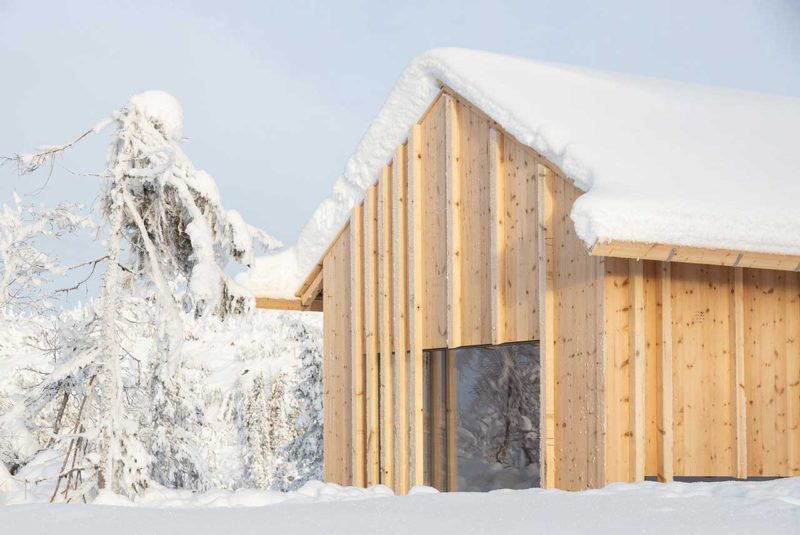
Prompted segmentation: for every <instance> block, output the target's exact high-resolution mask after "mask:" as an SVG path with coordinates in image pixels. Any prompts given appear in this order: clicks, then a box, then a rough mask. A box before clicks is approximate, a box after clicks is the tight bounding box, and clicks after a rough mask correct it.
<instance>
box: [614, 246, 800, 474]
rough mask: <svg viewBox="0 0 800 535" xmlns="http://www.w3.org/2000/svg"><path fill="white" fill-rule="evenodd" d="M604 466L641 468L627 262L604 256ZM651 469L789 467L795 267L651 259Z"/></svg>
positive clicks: (799, 284) (797, 432)
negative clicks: (635, 442) (636, 445)
mask: <svg viewBox="0 0 800 535" xmlns="http://www.w3.org/2000/svg"><path fill="white" fill-rule="evenodd" d="M605 265H606V284H605V287H606V296H605V309H606V321H605V329H606V332H605V336H606V356H607V362H606V395H607V428H606V430H607V435H606V452H607V454H606V475H607V478H608V480H609V481H632V480H636V479H641V477H640V476H639V475H637V474H636V472H635V466H634V459H635V455H634V454H632V453H631V448H632V447H633V440H634V435H635V432H634V427H633V424H634V421H635V417H634V413H633V410H634V409H633V406H632V400H633V399H634V396H632V395H631V385H632V381H631V373H632V367H631V362H632V360H631V358H632V354H631V347H632V346H631V342H630V337H631V336H632V335H633V332H634V331H635V327H634V325H633V323H632V322H633V321H634V320H633V315H634V307H633V303H632V302H631V298H630V296H631V292H630V291H629V290H628V291H626V289H625V287H627V286H629V285H630V283H631V280H632V279H631V273H630V268H629V264H628V261H626V260H620V259H612V258H606V260H605ZM643 271H644V289H645V291H644V332H645V349H646V354H647V358H646V379H645V382H646V387H645V414H646V419H645V420H646V422H645V429H646V430H645V439H646V465H645V475H648V476H656V477H658V478H659V479H660V480H664V481H669V480H671V479H672V477H673V475H674V476H720V477H739V478H744V477H748V476H766V477H776V476H790V475H796V474H798V473H800V470H798V468H800V467H798V466H797V465H798V460H797V459H798V452H797V444H798V443H799V442H800V429H799V428H798V425H797V424H798V421H799V420H800V407H798V405H800V401H798V400H800V350H798V345H797V340H798V339H800V275H799V274H797V273H792V272H785V271H775V270H763V269H742V268H738V267H725V266H708V265H700V264H688V263H681V262H671V263H664V262H650V261H645V262H644V269H643Z"/></svg>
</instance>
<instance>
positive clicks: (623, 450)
mask: <svg viewBox="0 0 800 535" xmlns="http://www.w3.org/2000/svg"><path fill="white" fill-rule="evenodd" d="M604 269H605V278H604V286H605V295H604V301H605V302H604V323H605V325H604V334H605V338H604V345H605V349H604V354H605V366H604V367H605V395H606V399H607V402H606V409H605V412H606V418H605V423H606V428H605V431H606V432H605V437H606V439H605V452H606V455H605V473H606V480H607V481H608V482H614V481H632V480H633V466H632V464H631V459H632V455H633V453H632V450H633V448H632V444H633V428H632V423H633V421H632V418H631V414H632V412H633V410H632V405H631V401H632V394H631V385H632V381H631V379H630V375H631V369H632V362H631V359H630V345H631V342H630V336H631V334H632V332H631V329H630V327H629V326H630V320H631V312H630V309H631V306H632V304H631V300H630V298H631V291H630V288H629V286H630V277H629V270H630V265H629V262H628V261H627V260H624V259H620V258H613V257H609V258H606V259H605V262H604Z"/></svg>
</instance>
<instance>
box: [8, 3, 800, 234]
mask: <svg viewBox="0 0 800 535" xmlns="http://www.w3.org/2000/svg"><path fill="white" fill-rule="evenodd" d="M440 46H461V47H470V48H479V49H486V50H491V51H495V52H503V53H508V54H516V55H523V56H529V57H534V58H540V59H544V60H548V61H555V62H563V63H570V64H575V65H582V66H587V67H593V68H599V69H609V70H614V71H621V72H627V73H634V74H644V75H651V76H658V77H663V78H672V79H676V80H683V81H689V82H699V83H705V84H713V85H722V86H729V87H737V88H743V89H749V90H757V91H765V92H771V93H781V94H786V95H795V96H800V0H761V1H758V2H756V1H736V0H733V1H721V0H710V1H700V0H697V1H663V2H655V1H641V0H640V1H622V0H616V1H608V2H599V1H533V0H529V1H527V2H517V1H509V2H501V1H485V2H465V1H441V2H417V1H402V2H397V1H394V2H377V1H371V2H368V1H347V2H334V1H328V2H270V1H261V2H237V1H233V0H228V1H224V2H221V1H213V2H212V1H197V2H188V1H187V2H167V1H164V0H161V1H155V2H153V1H145V0H138V1H135V2H92V1H81V0H71V1H69V2H62V1H55V0H53V1H38V2H37V1H9V0H0V65H2V73H3V74H2V83H0V154H8V153H11V152H15V151H26V150H30V149H32V148H33V147H35V146H36V145H38V144H42V143H57V142H63V141H65V140H67V139H69V138H70V137H71V136H73V135H75V134H77V133H79V132H80V131H82V129H85V128H87V127H89V126H91V125H92V124H94V122H95V121H96V120H97V119H99V118H100V117H102V116H104V115H106V114H107V113H108V112H109V111H111V110H112V109H114V108H116V107H119V106H120V105H122V104H124V103H125V102H126V101H127V99H128V97H129V96H130V95H131V94H134V93H137V92H140V91H142V90H145V89H163V90H166V91H169V92H171V93H173V94H174V95H175V96H177V97H178V98H179V100H180V101H181V102H182V103H183V106H184V113H185V129H184V133H185V135H186V136H187V137H189V138H190V141H189V142H188V143H187V144H186V146H185V150H186V152H187V153H188V154H189V156H190V157H191V158H192V160H193V161H194V163H195V164H196V165H197V166H198V167H199V168H202V169H205V170H207V171H208V172H210V173H211V174H212V175H214V176H215V177H216V179H217V182H218V184H219V188H220V190H221V192H222V196H223V200H224V202H225V204H226V206H227V207H228V208H235V209H237V210H239V211H240V212H241V213H242V214H243V215H244V217H245V218H246V219H247V220H248V221H249V222H250V223H251V224H253V225H256V226H259V227H262V228H263V229H264V230H266V231H268V232H270V233H272V234H273V235H275V236H276V237H278V238H280V239H282V240H284V241H285V242H287V243H291V242H293V241H294V240H295V238H296V237H297V235H298V233H299V232H300V229H301V228H302V226H303V225H304V224H305V222H306V220H307V219H308V217H309V216H310V215H311V213H312V212H313V210H314V208H315V207H316V206H317V204H318V203H319V202H320V201H321V200H322V199H323V198H324V197H326V196H328V194H329V193H330V190H331V187H332V185H333V182H334V180H335V178H336V177H337V176H338V175H339V174H340V173H341V171H342V169H343V166H344V164H345V161H346V160H347V158H348V156H349V155H350V154H351V153H352V151H353V150H354V148H355V147H356V144H357V143H358V141H359V139H360V137H361V135H362V134H363V133H364V131H365V130H366V128H367V126H368V125H369V123H370V121H371V120H372V118H373V117H374V115H375V114H376V112H377V111H378V109H379V108H380V106H381V104H382V103H383V100H384V99H385V97H386V95H387V94H388V92H389V90H390V88H391V87H392V85H393V83H394V81H395V80H396V78H397V77H398V75H399V74H400V72H401V70H402V69H403V67H404V65H405V64H406V63H407V62H408V61H409V60H410V59H412V58H413V57H414V56H415V55H416V54H418V53H420V52H422V51H424V50H426V49H428V48H433V47H440ZM105 142H106V138H105V137H102V138H98V139H94V140H92V141H90V142H88V143H86V144H85V145H84V146H83V147H81V148H79V149H78V150H76V151H74V152H73V153H71V154H70V155H69V156H68V157H67V158H66V159H65V160H64V161H63V166H65V167H67V168H69V169H72V170H74V171H93V170H98V169H100V168H102V165H103V162H104V158H105V150H104V146H105ZM44 178H45V176H44V175H40V176H36V177H34V179H33V180H32V179H30V178H26V179H24V180H19V179H17V178H16V176H15V173H14V170H13V169H11V168H10V167H8V166H6V167H2V168H0V203H2V202H8V201H9V200H10V192H11V191H12V189H16V190H17V191H19V192H20V193H25V192H29V191H31V190H33V189H34V185H39V184H40V183H41V182H42V181H43V180H44ZM48 190H49V193H48V194H47V195H45V196H44V197H41V198H43V199H44V200H47V201H48V202H49V201H51V200H53V199H56V198H59V197H65V196H69V197H71V198H73V199H79V200H82V201H83V202H91V200H92V198H93V196H94V194H95V192H96V190H97V183H96V182H95V179H92V178H87V177H79V176H73V175H71V174H69V173H68V172H67V171H65V170H64V169H62V168H59V169H57V170H56V172H55V173H54V176H53V177H52V178H51V181H50V184H49V186H48Z"/></svg>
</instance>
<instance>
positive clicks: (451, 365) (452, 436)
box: [444, 349, 458, 492]
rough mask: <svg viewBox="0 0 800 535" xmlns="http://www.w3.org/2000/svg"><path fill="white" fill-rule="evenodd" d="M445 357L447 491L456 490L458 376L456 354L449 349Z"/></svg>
mask: <svg viewBox="0 0 800 535" xmlns="http://www.w3.org/2000/svg"><path fill="white" fill-rule="evenodd" d="M444 357H445V368H446V370H445V411H446V417H447V421H446V424H445V431H446V433H447V438H446V447H447V452H446V455H445V457H446V459H447V490H448V491H449V492H455V491H457V490H458V397H457V386H458V383H457V381H458V376H457V374H456V352H455V350H452V349H449V350H447V352H446V353H445V354H444Z"/></svg>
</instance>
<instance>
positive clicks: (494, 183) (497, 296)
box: [489, 128, 507, 345]
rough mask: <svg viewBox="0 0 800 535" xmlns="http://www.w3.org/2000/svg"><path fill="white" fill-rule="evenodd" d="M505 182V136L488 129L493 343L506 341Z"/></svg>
mask: <svg viewBox="0 0 800 535" xmlns="http://www.w3.org/2000/svg"><path fill="white" fill-rule="evenodd" d="M505 183H506V176H505V171H504V169H503V135H502V134H501V133H500V132H498V131H497V129H495V128H492V129H490V130H489V190H490V199H491V208H490V210H489V211H490V213H491V225H492V228H491V233H490V250H491V277H490V280H491V285H492V303H491V305H492V306H491V308H492V344H494V345H497V344H502V343H504V342H506V341H507V325H506V276H507V267H506V229H505V216H506V210H505V200H506V199H505V197H506V192H505V189H506V188H505Z"/></svg>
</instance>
